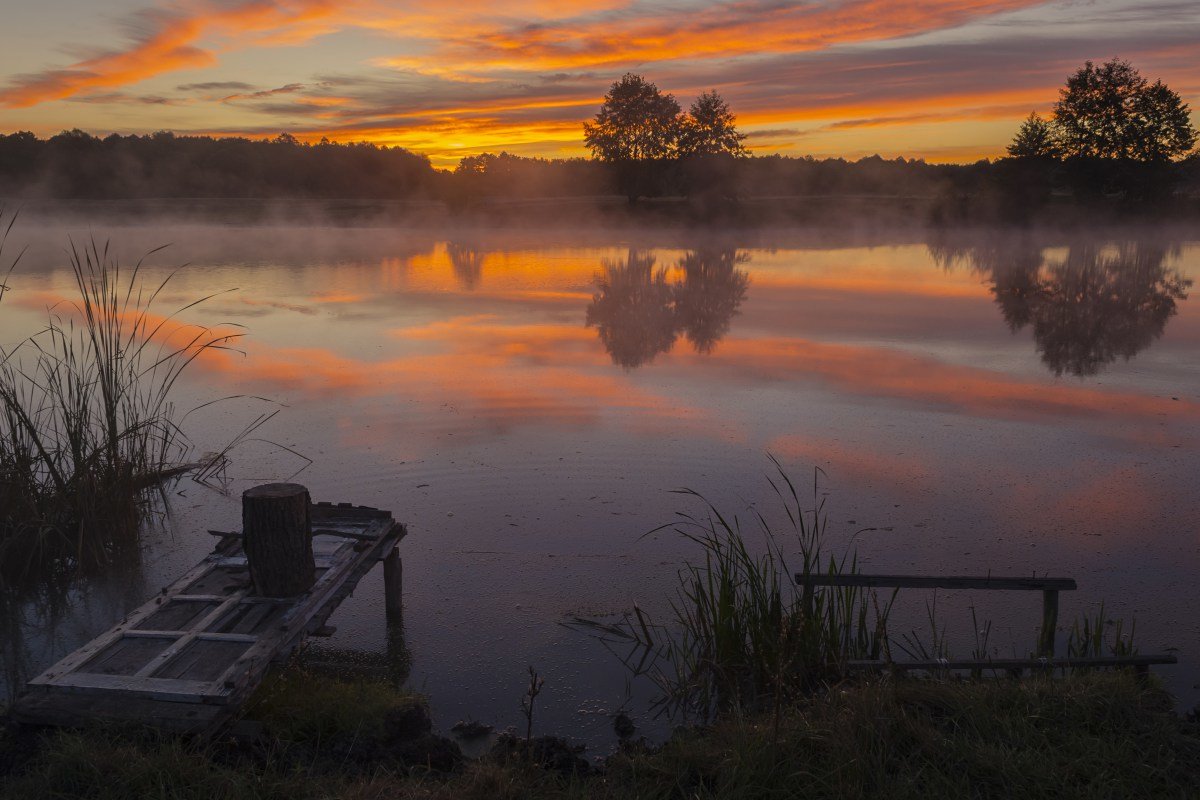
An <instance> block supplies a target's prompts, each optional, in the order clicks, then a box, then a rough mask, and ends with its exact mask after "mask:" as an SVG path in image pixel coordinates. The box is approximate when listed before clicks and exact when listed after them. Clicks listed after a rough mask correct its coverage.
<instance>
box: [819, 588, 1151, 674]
mask: <svg viewBox="0 0 1200 800" xmlns="http://www.w3.org/2000/svg"><path fill="white" fill-rule="evenodd" d="M796 583H797V584H799V585H800V586H803V587H804V591H805V593H806V594H807V593H810V592H812V590H813V588H814V587H816V586H861V587H873V588H894V589H987V590H1012V591H1040V592H1041V593H1042V629H1041V631H1040V635H1039V636H1038V655H1039V656H1041V657H1043V658H1053V657H1054V632H1055V630H1056V629H1057V628H1058V593H1059V592H1060V591H1072V590H1074V589H1075V588H1077V587H1076V585H1075V579H1074V578H1036V577H1030V578H1025V577H1001V576H995V575H987V576H983V577H973V576H953V575H858V574H846V575H831V574H811V573H810V574H805V573H802V572H798V573H796ZM1171 663H1173V662H1171Z"/></svg>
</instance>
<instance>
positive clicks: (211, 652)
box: [13, 487, 407, 735]
mask: <svg viewBox="0 0 1200 800" xmlns="http://www.w3.org/2000/svg"><path fill="white" fill-rule="evenodd" d="M299 488H301V489H302V488H303V487H299ZM304 502H305V503H307V502H308V500H307V491H305V493H304ZM308 514H309V515H310V517H311V537H312V538H311V541H312V551H311V552H312V555H311V561H312V575H313V578H315V581H313V582H312V584H311V588H309V589H308V590H307V591H304V592H302V593H300V594H297V595H295V596H292V597H263V596H259V595H257V594H255V591H254V582H253V581H252V580H251V575H250V568H249V566H248V563H247V557H246V553H245V551H244V549H243V537H242V535H241V534H240V533H232V534H224V535H222V538H221V539H220V540H219V542H218V544H217V546H216V548H215V549H214V550H213V552H212V553H211V554H210V555H209V556H208V557H207V558H205V560H204V561H203V562H201V563H200V564H199V565H197V566H196V567H194V568H193V569H192V570H190V571H189V572H188V573H187V574H185V575H184V576H183V577H181V578H180V579H179V580H177V581H175V582H174V583H172V584H171V585H170V586H167V587H165V588H164V589H163V590H162V593H161V594H160V595H158V596H156V597H154V598H153V599H152V600H150V601H149V602H147V603H145V604H144V605H142V606H141V607H139V608H137V609H136V610H135V611H133V612H132V613H131V614H129V615H128V616H127V617H126V618H125V619H124V620H123V621H122V622H121V623H120V624H118V625H116V626H115V627H113V628H112V629H111V630H109V631H108V632H106V633H104V634H103V635H101V636H100V637H98V638H96V639H94V640H93V641H91V642H89V643H88V644H87V645H85V646H84V647H82V648H80V649H79V650H76V651H75V652H74V653H72V654H71V655H69V656H67V657H66V658H64V659H63V660H62V661H59V662H58V663H57V664H55V665H54V666H53V667H51V668H50V669H48V670H46V671H45V672H43V673H42V674H41V675H39V676H37V677H36V678H34V679H33V680H31V681H29V683H28V685H27V687H26V690H25V692H24V693H23V694H22V695H21V696H20V697H19V698H18V699H17V701H16V703H15V705H14V707H13V715H14V717H15V718H16V719H17V720H18V721H20V722H24V723H29V724H38V725H65V726H77V725H81V724H85V723H88V722H91V721H96V720H107V721H126V722H136V723H142V724H146V725H151V726H154V727H157V728H162V729H165V730H170V731H175V732H179V733H186V734H201V735H207V734H211V733H213V732H214V731H216V730H219V729H220V728H221V727H222V726H224V725H225V724H227V723H228V722H229V721H230V720H232V719H233V717H234V716H235V715H236V714H237V711H238V709H239V708H240V707H241V705H242V704H243V703H244V702H245V701H246V700H247V699H248V698H249V697H250V695H251V694H252V693H253V692H254V690H255V689H256V688H257V687H258V685H259V684H260V683H261V682H262V679H263V677H264V676H265V675H266V672H267V669H268V667H270V665H271V664H273V663H279V662H282V661H284V660H285V659H287V657H288V656H289V655H290V654H291V653H292V652H293V651H294V650H295V649H296V647H297V646H299V645H300V643H301V642H303V641H304V639H305V637H307V636H310V635H314V634H318V635H319V634H322V633H327V632H328V629H327V628H326V621H327V620H328V619H329V616H330V615H331V614H332V613H333V611H334V610H335V609H336V608H337V607H338V605H339V604H340V603H341V602H342V600H344V599H345V598H346V597H347V596H349V595H350V593H351V592H352V591H354V588H355V586H357V584H358V582H359V581H360V580H362V578H363V577H364V576H365V575H366V574H367V573H368V572H369V571H370V570H371V568H372V567H374V566H375V564H376V562H379V561H384V565H385V584H386V591H387V595H388V596H387V598H386V607H387V610H388V613H389V615H392V614H395V613H397V612H398V611H399V604H400V600H399V593H400V561H399V556H398V553H397V549H396V545H397V544H398V543H399V541H400V540H401V539H402V538H403V537H404V535H405V534H406V533H407V530H406V528H405V526H404V525H401V524H399V523H397V522H396V521H395V520H393V519H392V515H391V513H390V512H388V511H380V510H377V509H372V508H364V507H359V506H351V505H350V504H348V503H344V504H339V505H331V504H329V503H317V504H312V505H308ZM247 527H248V526H247ZM252 560H253V559H252Z"/></svg>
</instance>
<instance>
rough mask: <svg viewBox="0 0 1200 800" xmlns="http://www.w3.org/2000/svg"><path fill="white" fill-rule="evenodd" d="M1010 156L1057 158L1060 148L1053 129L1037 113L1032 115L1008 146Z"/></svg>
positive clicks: (1022, 124)
mask: <svg viewBox="0 0 1200 800" xmlns="http://www.w3.org/2000/svg"><path fill="white" fill-rule="evenodd" d="M1008 154H1009V155H1010V156H1012V157H1013V158H1057V157H1058V155H1059V148H1058V142H1057V141H1056V140H1055V138H1054V129H1053V127H1051V125H1050V123H1049V122H1047V121H1046V120H1044V119H1042V118H1041V117H1039V116H1038V115H1037V112H1036V111H1035V112H1032V113H1030V115H1029V116H1028V117H1027V118H1026V119H1025V121H1024V122H1022V123H1021V127H1020V128H1019V129H1018V130H1017V135H1016V136H1014V137H1013V140H1012V144H1010V145H1009V146H1008Z"/></svg>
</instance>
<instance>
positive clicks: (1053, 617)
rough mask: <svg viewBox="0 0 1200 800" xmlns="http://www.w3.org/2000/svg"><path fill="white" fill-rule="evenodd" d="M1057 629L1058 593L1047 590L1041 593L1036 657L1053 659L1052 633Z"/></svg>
mask: <svg viewBox="0 0 1200 800" xmlns="http://www.w3.org/2000/svg"><path fill="white" fill-rule="evenodd" d="M1057 629H1058V591H1057V590H1052V589H1047V590H1045V591H1043V592H1042V635H1041V638H1040V641H1039V642H1038V655H1039V656H1041V657H1043V658H1054V633H1055V631H1056V630H1057Z"/></svg>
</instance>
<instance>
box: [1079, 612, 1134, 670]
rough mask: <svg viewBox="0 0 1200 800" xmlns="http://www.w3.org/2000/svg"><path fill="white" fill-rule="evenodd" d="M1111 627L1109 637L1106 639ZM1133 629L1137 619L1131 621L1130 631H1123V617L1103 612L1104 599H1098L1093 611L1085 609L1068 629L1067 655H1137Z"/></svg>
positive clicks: (1090, 656)
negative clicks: (1096, 606) (1094, 611)
mask: <svg viewBox="0 0 1200 800" xmlns="http://www.w3.org/2000/svg"><path fill="white" fill-rule="evenodd" d="M1110 630H1111V634H1112V638H1111V641H1110V639H1109V632H1110ZM1136 631H1137V621H1136V620H1134V621H1133V622H1132V623H1130V626H1129V632H1128V633H1126V632H1125V620H1123V619H1109V618H1108V617H1107V616H1106V615H1105V613H1104V603H1103V602H1101V603H1100V607H1099V608H1098V609H1096V613H1095V614H1094V615H1093V614H1089V613H1087V612H1086V611H1085V612H1084V613H1082V614H1080V615H1079V618H1078V619H1076V620H1075V622H1074V623H1072V625H1071V630H1069V631H1067V656H1068V657H1070V658H1099V657H1101V656H1108V655H1112V656H1133V655H1137V647H1135V646H1134V644H1133V635H1134V633H1135V632H1136ZM1105 651H1107V652H1105Z"/></svg>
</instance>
